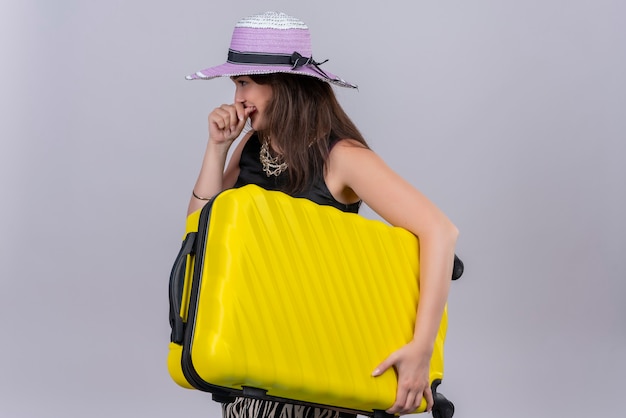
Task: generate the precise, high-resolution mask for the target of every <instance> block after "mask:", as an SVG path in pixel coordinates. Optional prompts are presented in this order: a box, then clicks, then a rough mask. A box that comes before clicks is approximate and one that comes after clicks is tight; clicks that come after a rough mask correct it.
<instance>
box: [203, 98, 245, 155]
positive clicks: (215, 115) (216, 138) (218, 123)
mask: <svg viewBox="0 0 626 418" xmlns="http://www.w3.org/2000/svg"><path fill="white" fill-rule="evenodd" d="M250 113H251V110H248V109H245V108H244V106H243V104H241V103H235V104H223V105H221V106H220V107H217V108H215V109H213V111H212V112H211V113H210V114H209V142H213V143H214V144H215V145H226V146H229V147H230V145H231V144H232V143H233V141H235V139H237V137H239V135H240V134H241V131H242V130H243V127H244V126H245V125H246V121H247V120H248V116H250Z"/></svg>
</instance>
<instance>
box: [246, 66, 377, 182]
mask: <svg viewBox="0 0 626 418" xmlns="http://www.w3.org/2000/svg"><path fill="white" fill-rule="evenodd" d="M250 78H251V79H252V80H253V81H254V82H255V83H257V84H269V85H270V86H272V91H273V95H272V100H271V102H270V104H269V106H268V112H267V118H268V128H267V130H264V131H263V132H259V133H258V134H259V135H261V137H260V139H261V140H263V138H267V137H269V138H270V139H271V142H272V143H273V144H275V145H276V146H277V148H278V149H280V150H281V152H282V154H283V159H284V161H285V162H286V163H287V167H288V168H287V173H288V175H289V182H288V185H287V187H286V190H285V192H287V193H290V194H295V193H297V192H300V191H302V190H303V189H304V188H305V187H307V186H308V185H309V184H310V182H311V181H313V179H315V178H317V177H318V176H323V175H324V167H325V163H326V161H327V160H328V155H329V152H330V148H329V145H330V140H331V138H332V139H348V138H349V139H353V140H355V141H357V142H359V143H361V144H362V145H363V146H364V147H366V148H368V145H367V143H366V141H365V139H364V138H363V136H362V135H361V133H360V132H359V130H358V129H357V127H356V125H355V124H354V123H353V122H352V120H350V118H349V117H348V115H347V114H346V112H345V111H344V110H343V108H342V107H341V105H340V104H339V102H338V101H337V97H336V96H335V92H334V91H333V89H332V87H331V86H330V84H328V83H326V82H324V81H321V80H319V79H317V78H315V77H309V76H305V75H297V74H285V73H275V74H266V75H252V76H250Z"/></svg>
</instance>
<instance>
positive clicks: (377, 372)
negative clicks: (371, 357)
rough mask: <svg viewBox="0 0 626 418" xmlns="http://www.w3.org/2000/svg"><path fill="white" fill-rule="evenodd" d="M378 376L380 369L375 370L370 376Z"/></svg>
mask: <svg viewBox="0 0 626 418" xmlns="http://www.w3.org/2000/svg"><path fill="white" fill-rule="evenodd" d="M379 374H380V369H376V370H374V371H373V372H372V376H378V375H379Z"/></svg>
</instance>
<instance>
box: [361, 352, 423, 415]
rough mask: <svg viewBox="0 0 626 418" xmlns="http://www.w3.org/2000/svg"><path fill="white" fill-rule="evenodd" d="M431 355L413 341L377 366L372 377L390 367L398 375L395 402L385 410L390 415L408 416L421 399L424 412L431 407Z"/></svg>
mask: <svg viewBox="0 0 626 418" xmlns="http://www.w3.org/2000/svg"><path fill="white" fill-rule="evenodd" d="M430 357H431V353H427V352H424V350H421V349H420V348H419V347H418V345H417V343H416V342H415V341H411V342H410V343H408V344H407V345H405V346H404V347H402V348H400V349H399V350H397V351H395V352H394V353H392V354H391V355H390V356H389V357H387V358H386V359H385V361H383V362H382V363H380V364H379V365H378V367H377V368H376V370H374V372H373V373H372V376H374V377H376V376H380V375H381V374H383V373H384V372H385V371H386V370H387V369H389V368H390V367H394V368H395V369H396V372H397V374H398V392H397V393H396V402H395V403H394V404H393V406H392V407H391V408H389V409H387V412H388V413H390V414H400V415H402V414H410V413H412V412H415V410H416V409H417V408H418V407H419V405H420V403H421V401H422V397H423V398H425V399H426V403H427V406H426V410H427V411H429V412H430V411H431V409H432V407H433V393H432V391H431V389H430V376H429V371H430Z"/></svg>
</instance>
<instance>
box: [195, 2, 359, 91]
mask: <svg viewBox="0 0 626 418" xmlns="http://www.w3.org/2000/svg"><path fill="white" fill-rule="evenodd" d="M326 61H328V60H326ZM326 61H323V62H316V61H315V60H314V59H313V55H312V52H311V35H310V33H309V28H308V26H306V25H305V24H304V22H302V21H301V20H299V19H297V18H295V17H292V16H288V15H286V14H285V13H277V12H266V13H262V14H258V15H254V16H250V17H246V18H244V19H241V20H240V21H239V22H237V24H236V25H235V29H234V30H233V36H232V38H231V41H230V48H229V50H228V59H227V61H226V63H225V64H222V65H218V66H216V67H210V68H206V69H204V70H201V71H198V72H196V73H194V74H191V75H188V76H187V77H186V78H187V80H197V79H202V80H210V79H212V78H216V77H233V76H240V75H254V74H271V73H290V74H301V75H307V76H312V77H316V78H319V79H320V80H323V81H326V82H329V83H332V84H334V85H337V86H340V87H350V88H357V86H356V85H355V84H352V83H349V82H347V81H345V80H344V79H342V78H339V77H337V76H336V75H334V74H332V73H330V72H328V71H326V70H322V69H321V68H320V65H322V64H324V63H325V62H326Z"/></svg>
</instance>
